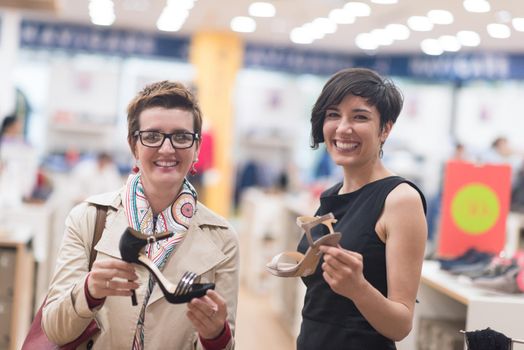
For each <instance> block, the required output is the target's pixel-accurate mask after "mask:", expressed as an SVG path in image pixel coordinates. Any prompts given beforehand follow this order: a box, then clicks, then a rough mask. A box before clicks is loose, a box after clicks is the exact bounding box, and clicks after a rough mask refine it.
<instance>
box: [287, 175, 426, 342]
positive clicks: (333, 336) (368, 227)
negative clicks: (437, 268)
mask: <svg viewBox="0 0 524 350" xmlns="http://www.w3.org/2000/svg"><path fill="white" fill-rule="evenodd" d="M404 182H405V183H408V184H410V185H411V186H413V187H414V188H415V189H416V190H417V191H418V192H419V193H420V197H421V199H422V203H423V205H424V211H425V210H426V202H425V199H424V195H423V194H422V192H421V191H420V190H419V189H418V188H417V186H416V185H414V184H413V183H411V182H409V181H407V180H406V179H404V178H402V177H399V176H390V177H387V178H384V179H380V180H377V181H374V182H371V183H369V184H367V185H365V186H363V187H362V188H360V189H358V190H357V191H354V192H351V193H346V194H342V195H339V194H338V191H339V190H340V188H341V187H342V183H339V184H337V185H335V186H333V187H331V188H330V189H328V190H326V191H325V192H324V193H323V194H322V195H321V197H320V208H319V209H318V210H317V212H316V214H315V215H323V214H327V213H329V212H333V214H334V215H335V218H336V219H337V220H338V222H337V223H336V224H335V225H334V229H335V231H337V232H341V233H342V239H341V241H340V245H341V246H342V247H343V248H345V249H348V250H352V251H355V252H358V253H360V254H362V256H363V257H364V271H363V273H364V277H365V278H366V280H368V281H369V282H370V283H371V284H372V285H373V286H374V287H375V288H377V289H378V290H379V291H380V292H381V293H382V294H383V295H384V296H387V292H388V290H387V273H386V255H385V247H386V246H385V244H384V243H383V242H382V241H381V240H380V239H379V237H378V235H377V233H376V232H375V225H376V223H377V220H378V218H379V217H380V214H381V213H382V210H383V208H384V202H385V200H386V197H387V196H388V194H389V193H390V192H391V191H392V190H393V189H394V188H395V187H397V186H398V185H399V184H401V183H404ZM328 232H329V231H328V229H327V227H326V226H325V225H318V226H316V227H315V228H313V229H312V231H311V233H312V235H313V239H317V238H318V237H320V236H322V235H325V234H327V233H328ZM307 248H308V243H307V240H306V238H305V236H304V237H302V240H301V241H300V243H299V245H298V251H299V252H301V253H305V252H306V250H307ZM321 263H322V262H321ZM321 263H319V264H318V266H317V269H316V271H315V273H314V274H313V275H311V276H308V277H304V278H303V279H302V280H303V282H304V283H305V285H306V287H307V290H306V296H305V300H304V307H303V309H302V325H301V328H300V334H299V336H298V339H297V350H319V349H323V350H339V349H340V350H353V349H354V350H368V349H369V350H382V349H396V346H395V342H394V341H392V340H390V339H388V338H386V337H384V336H382V335H380V334H379V333H378V332H377V331H376V330H375V329H374V328H373V327H372V326H371V325H370V324H369V323H368V322H367V321H366V319H365V318H364V316H362V314H361V313H360V312H359V311H358V309H357V308H356V306H355V304H354V303H353V302H352V301H351V300H350V299H348V298H345V297H343V296H341V295H339V294H336V293H335V292H333V291H332V290H331V288H330V287H329V285H328V284H327V283H326V282H325V281H324V278H323V277H322V269H321V268H320V266H321Z"/></svg>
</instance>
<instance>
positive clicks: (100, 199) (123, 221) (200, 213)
mask: <svg viewBox="0 0 524 350" xmlns="http://www.w3.org/2000/svg"><path fill="white" fill-rule="evenodd" d="M124 191H125V189H123V190H121V191H120V192H111V193H107V194H102V195H97V196H93V197H90V198H88V199H87V200H86V201H87V202H89V203H92V204H98V205H107V206H110V207H111V208H113V209H115V210H116V211H115V212H114V214H112V215H111V214H110V216H108V220H107V224H106V228H105V230H104V233H103V235H102V237H101V238H100V241H99V242H98V244H97V245H96V247H95V249H96V250H97V251H98V252H101V253H104V254H106V255H109V256H112V257H114V258H117V259H121V255H120V250H119V243H120V237H121V236H122V233H123V232H124V230H125V229H126V228H127V227H128V226H129V224H128V220H127V216H126V214H125V211H124V207H123V205H122V198H123V197H122V196H123V195H124V194H125V193H124ZM212 227H220V228H228V227H229V225H228V223H227V222H226V220H225V219H223V218H221V217H219V216H218V215H216V214H214V213H213V212H211V211H210V210H209V209H208V208H206V207H205V206H204V205H202V204H201V203H197V210H196V212H195V216H194V217H193V219H192V221H191V225H190V227H189V232H188V233H187V235H186V237H185V238H184V240H183V241H182V243H180V244H179V245H178V246H177V247H176V248H175V251H174V252H173V253H172V255H171V256H170V257H169V260H170V262H169V263H168V264H166V266H165V268H164V269H163V271H162V272H163V274H164V276H165V277H166V278H167V279H168V280H169V281H171V283H173V284H175V285H176V284H177V283H178V281H179V280H180V278H181V277H182V275H183V274H184V272H185V271H193V272H195V273H196V274H197V275H202V274H203V273H205V272H206V271H209V270H211V269H213V268H214V267H215V266H217V265H218V264H219V263H220V262H222V261H223V260H224V259H226V256H225V255H224V253H223V252H222V251H221V250H220V248H219V247H218V246H217V245H216V244H215V242H214V241H213V240H212V238H211V237H210V231H209V228H212ZM139 268H143V269H145V267H142V266H140V267H139ZM142 282H144V281H142ZM202 282H212V281H202ZM145 284H146V285H147V283H145ZM161 298H163V294H162V291H161V290H160V288H158V287H155V288H154V289H153V293H152V294H151V297H150V300H149V303H148V305H150V304H152V303H153V302H155V301H157V300H159V299H161Z"/></svg>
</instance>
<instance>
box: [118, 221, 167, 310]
mask: <svg viewBox="0 0 524 350" xmlns="http://www.w3.org/2000/svg"><path fill="white" fill-rule="evenodd" d="M173 234H174V233H173V232H165V233H161V234H157V235H150V236H148V235H144V234H142V233H141V232H139V231H137V230H135V229H132V228H131V227H128V228H126V230H125V231H124V233H123V234H122V237H120V243H119V249H120V255H121V256H122V260H124V261H127V262H130V263H135V264H141V265H144V266H145V264H144V263H143V262H142V261H141V260H140V255H143V254H141V250H142V249H143V248H144V247H145V246H146V245H147V244H150V243H154V242H156V241H159V240H162V239H167V238H169V237H172V236H173ZM144 258H145V256H144ZM146 259H147V258H146ZM147 260H149V259H147ZM146 267H147V268H148V269H149V270H150V271H151V269H150V268H149V267H148V266H146ZM131 304H132V305H133V306H136V305H138V302H137V298H136V292H135V291H134V290H133V291H132V295H131Z"/></svg>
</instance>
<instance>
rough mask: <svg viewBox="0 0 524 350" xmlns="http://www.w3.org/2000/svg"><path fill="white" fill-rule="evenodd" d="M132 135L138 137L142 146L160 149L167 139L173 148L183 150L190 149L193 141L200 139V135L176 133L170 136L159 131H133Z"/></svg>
mask: <svg viewBox="0 0 524 350" xmlns="http://www.w3.org/2000/svg"><path fill="white" fill-rule="evenodd" d="M133 135H134V136H135V137H136V136H138V138H139V139H140V142H141V143H142V144H143V145H144V146H146V147H151V148H160V147H162V145H163V144H164V141H165V139H169V142H171V146H173V148H175V149H185V148H190V147H191V146H193V144H194V143H195V140H199V139H200V135H198V134H196V133H192V132H189V131H177V132H174V133H171V134H168V133H165V132H160V131H135V132H134V134H133Z"/></svg>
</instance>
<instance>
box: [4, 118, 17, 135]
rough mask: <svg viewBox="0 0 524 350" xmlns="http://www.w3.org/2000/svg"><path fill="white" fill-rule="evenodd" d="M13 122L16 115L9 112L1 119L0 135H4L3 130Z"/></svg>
mask: <svg viewBox="0 0 524 350" xmlns="http://www.w3.org/2000/svg"><path fill="white" fill-rule="evenodd" d="M14 123H16V115H14V114H11V115H8V116H7V117H5V118H4V120H3V121H2V128H1V129H0V137H1V136H2V135H4V133H5V131H6V130H7V129H8V128H9V127H10V126H11V125H13V124H14Z"/></svg>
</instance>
